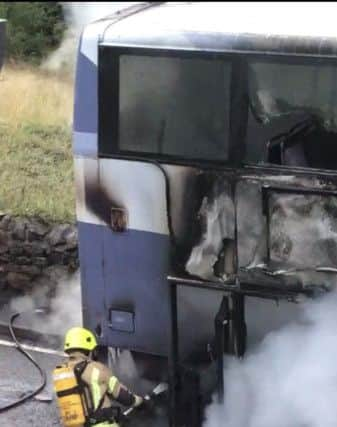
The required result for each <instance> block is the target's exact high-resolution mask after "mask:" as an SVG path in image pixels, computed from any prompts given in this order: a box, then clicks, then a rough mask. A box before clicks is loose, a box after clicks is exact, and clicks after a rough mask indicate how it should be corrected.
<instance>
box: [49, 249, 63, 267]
mask: <svg viewBox="0 0 337 427" xmlns="http://www.w3.org/2000/svg"><path fill="white" fill-rule="evenodd" d="M48 263H49V264H63V252H62V251H61V252H52V253H51V254H50V255H49V256H48Z"/></svg>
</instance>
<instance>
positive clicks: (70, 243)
mask: <svg viewBox="0 0 337 427" xmlns="http://www.w3.org/2000/svg"><path fill="white" fill-rule="evenodd" d="M65 240H66V248H67V249H76V248H77V245H78V232H77V228H76V227H75V226H71V227H70V228H69V229H68V230H67V231H66V233H65Z"/></svg>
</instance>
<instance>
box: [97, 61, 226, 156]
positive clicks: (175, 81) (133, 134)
mask: <svg viewBox="0 0 337 427" xmlns="http://www.w3.org/2000/svg"><path fill="white" fill-rule="evenodd" d="M230 78H231V66H230V64H229V62H225V61H224V60H219V59H201V58H177V57H171V56H170V57H163V56H143V55H123V54H122V55H120V56H119V76H118V80H119V87H118V109H117V110H118V122H117V126H118V132H117V133H116V134H115V138H116V139H117V140H118V141H117V144H115V145H114V144H113V143H111V149H112V150H113V149H115V150H116V151H117V152H121V153H129V154H131V153H140V154H141V155H142V156H144V155H145V156H146V155H147V154H150V155H154V156H155V157H157V158H161V157H164V158H165V157H172V158H178V159H179V158H180V159H187V160H188V159H195V160H198V159H202V160H217V161H219V160H220V161H221V160H227V158H228V146H229V117H230V111H229V110H230ZM104 96H108V94H105V95H104ZM112 96H113V94H112ZM111 123H112V122H111V121H110V126H112V124H111ZM107 125H108V121H107V122H106V126H107ZM106 146H107V144H105V147H106Z"/></svg>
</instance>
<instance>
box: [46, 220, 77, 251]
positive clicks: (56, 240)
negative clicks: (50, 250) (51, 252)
mask: <svg viewBox="0 0 337 427" xmlns="http://www.w3.org/2000/svg"><path fill="white" fill-rule="evenodd" d="M72 231H73V230H72V226H71V225H70V224H58V225H56V226H55V227H53V229H52V230H51V231H50V233H49V234H48V235H47V241H48V242H49V243H50V244H51V245H52V246H57V245H62V244H66V243H67V238H69V239H70V241H71V233H72Z"/></svg>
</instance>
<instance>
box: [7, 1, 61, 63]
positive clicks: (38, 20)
mask: <svg viewBox="0 0 337 427" xmlns="http://www.w3.org/2000/svg"><path fill="white" fill-rule="evenodd" d="M0 18H5V19H7V21H8V23H7V55H8V56H9V58H11V59H14V60H24V61H27V62H30V63H33V64H39V63H40V62H41V60H42V58H43V57H44V56H46V55H47V54H48V53H49V52H50V51H51V50H53V49H55V48H56V47H58V46H59V44H60V42H61V40H62V37H63V33H64V30H65V27H66V24H65V21H64V16H63V12H62V6H61V5H60V4H59V3H57V2H0Z"/></svg>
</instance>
